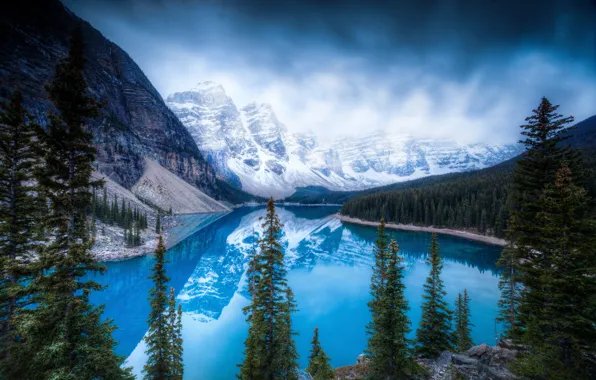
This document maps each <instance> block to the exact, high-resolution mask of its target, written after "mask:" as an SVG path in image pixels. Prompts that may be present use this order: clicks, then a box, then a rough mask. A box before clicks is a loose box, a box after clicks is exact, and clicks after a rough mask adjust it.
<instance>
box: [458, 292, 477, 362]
mask: <svg viewBox="0 0 596 380" xmlns="http://www.w3.org/2000/svg"><path fill="white" fill-rule="evenodd" d="M454 319H455V321H454V322H455V330H454V331H453V343H454V348H455V350H456V351H457V352H464V351H467V350H468V349H470V348H471V347H472V346H473V345H474V342H473V341H472V336H471V329H470V327H471V326H473V325H472V324H471V323H470V297H469V296H468V291H467V290H466V289H464V294H463V296H462V294H461V293H459V294H458V295H457V300H456V302H455V318H454Z"/></svg>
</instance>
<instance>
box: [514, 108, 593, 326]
mask: <svg viewBox="0 0 596 380" xmlns="http://www.w3.org/2000/svg"><path fill="white" fill-rule="evenodd" d="M558 107H559V106H553V105H552V104H551V103H550V102H549V101H548V99H546V98H542V100H541V102H540V105H539V106H538V107H537V108H536V109H535V110H533V111H532V113H533V114H532V116H529V117H527V118H526V122H527V124H525V125H522V126H521V128H522V135H523V136H524V139H523V140H521V141H520V143H522V144H523V145H525V147H526V152H525V153H524V154H523V156H522V159H520V160H518V161H517V167H516V169H515V171H514V181H513V192H512V200H513V209H512V210H511V212H510V214H511V216H510V218H509V221H508V226H507V228H508V230H507V236H508V240H509V241H510V242H511V247H513V248H512V249H511V250H510V251H508V252H506V253H505V254H506V255H511V258H510V259H507V260H508V261H509V263H510V265H513V266H514V271H515V272H517V273H518V276H517V277H515V279H516V280H518V281H520V282H521V284H523V288H524V291H523V294H522V295H523V300H522V301H521V303H522V307H520V308H518V309H517V311H516V312H517V313H518V315H516V316H515V324H516V326H515V327H516V329H515V330H514V331H513V332H517V331H522V330H524V329H525V328H526V327H527V324H528V323H530V321H531V320H533V319H540V318H541V316H540V310H541V308H542V305H541V304H543V303H544V302H545V300H544V299H543V297H542V295H543V292H542V290H541V289H542V288H543V284H542V280H543V279H544V276H543V273H544V271H545V270H546V271H548V270H549V267H550V266H551V262H550V257H549V256H548V255H543V254H542V253H540V252H539V251H537V250H536V249H535V247H537V246H539V245H540V243H541V240H542V233H541V231H540V225H539V223H538V220H537V217H538V213H539V212H540V211H541V210H542V204H541V202H540V197H541V195H542V192H543V191H544V188H545V187H546V186H547V185H552V184H554V183H555V174H556V172H557V170H558V169H559V168H560V166H561V163H562V162H563V161H566V162H567V165H568V166H569V167H570V169H571V170H573V171H574V173H575V178H574V179H573V182H574V183H576V184H579V183H581V181H582V179H581V176H579V175H578V174H579V173H580V172H581V171H580V167H581V162H580V155H579V152H578V151H576V150H573V149H571V148H570V147H569V145H568V144H566V143H565V140H566V139H568V138H569V136H570V135H569V134H566V133H563V132H564V131H565V130H566V129H567V128H568V126H569V124H570V123H571V122H573V117H564V116H563V115H561V114H559V113H558V112H557V109H558ZM509 280H510V281H513V280H512V279H511V278H509ZM511 288H512V286H510V287H509V289H511ZM504 302H506V303H509V304H510V305H511V300H509V302H507V300H505V301H504ZM523 305H527V307H523Z"/></svg>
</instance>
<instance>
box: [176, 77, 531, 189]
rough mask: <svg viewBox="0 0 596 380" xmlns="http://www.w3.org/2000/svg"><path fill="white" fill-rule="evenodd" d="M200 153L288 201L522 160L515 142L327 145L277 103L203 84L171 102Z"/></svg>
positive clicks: (228, 174) (224, 172)
mask: <svg viewBox="0 0 596 380" xmlns="http://www.w3.org/2000/svg"><path fill="white" fill-rule="evenodd" d="M166 103H167V105H168V106H169V107H170V109H171V110H172V111H173V112H174V113H175V114H176V115H177V116H178V117H179V119H180V121H182V123H183V124H184V125H185V126H186V127H187V128H188V130H189V132H190V134H191V135H192V137H193V138H194V139H195V141H196V142H197V145H198V147H199V150H200V151H201V152H202V153H203V155H204V156H206V157H207V160H208V161H209V162H210V163H211V165H212V166H213V167H214V168H215V170H216V172H217V174H218V176H220V177H222V178H223V179H224V180H226V181H227V182H229V183H230V184H232V185H234V186H237V187H239V188H241V189H242V190H244V191H247V192H249V193H252V194H255V195H259V196H264V197H268V196H273V197H274V198H277V199H279V198H283V197H286V196H289V195H291V194H292V193H294V191H295V189H296V188H297V187H302V186H311V185H314V186H323V187H326V188H328V189H330V190H360V189H365V188H370V187H374V186H381V185H386V184H390V183H395V182H402V181H407V180H410V179H415V178H420V177H424V176H428V175H433V174H443V173H449V172H459V171H468V170H475V169H481V168H485V167H488V166H492V165H495V164H498V163H500V162H502V161H505V160H507V159H509V158H511V157H514V156H515V155H517V154H519V153H520V151H521V148H520V147H519V146H518V145H515V144H505V145H495V144H482V143H477V144H468V145H462V144H458V143H456V142H454V141H435V140H430V139H417V138H412V137H409V136H404V135H398V134H385V133H374V134H370V135H367V136H362V137H358V138H354V137H343V138H339V139H337V140H335V141H332V142H330V143H327V144H321V143H319V141H318V140H317V137H316V136H315V135H314V134H297V133H291V132H289V131H288V128H287V127H286V126H285V125H284V124H283V123H282V122H280V121H279V120H278V118H277V116H276V115H275V112H274V111H273V109H272V107H271V105H269V104H258V103H250V104H248V105H246V106H244V107H242V108H241V109H238V108H237V107H236V105H235V104H234V102H233V100H232V99H231V98H230V97H229V96H228V95H227V94H226V93H225V90H224V88H223V87H222V86H221V85H218V84H216V83H213V82H202V83H199V84H198V85H197V86H196V87H194V88H192V89H191V90H189V91H185V92H177V93H174V94H172V95H170V96H168V97H167V99H166Z"/></svg>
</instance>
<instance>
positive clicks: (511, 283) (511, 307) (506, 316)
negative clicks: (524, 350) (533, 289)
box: [497, 243, 522, 338]
mask: <svg viewBox="0 0 596 380" xmlns="http://www.w3.org/2000/svg"><path fill="white" fill-rule="evenodd" d="M497 266H498V267H499V268H500V269H501V278H500V279H499V290H500V291H501V298H500V299H499V302H498V306H499V314H498V316H497V321H499V322H501V323H502V324H503V327H504V331H503V335H504V336H505V337H507V338H513V337H519V336H520V334H521V331H520V329H519V323H518V308H519V303H520V298H521V291H522V285H521V282H520V281H519V274H518V262H517V259H516V255H515V250H514V249H513V247H512V245H511V243H509V244H508V246H507V247H505V248H504V249H503V251H502V252H501V257H500V258H499V261H498V262H497Z"/></svg>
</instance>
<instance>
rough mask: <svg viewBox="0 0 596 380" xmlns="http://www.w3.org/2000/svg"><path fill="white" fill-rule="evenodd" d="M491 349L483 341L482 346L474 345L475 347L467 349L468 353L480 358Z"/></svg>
mask: <svg viewBox="0 0 596 380" xmlns="http://www.w3.org/2000/svg"><path fill="white" fill-rule="evenodd" d="M490 349H491V348H490V347H489V346H488V345H487V344H486V343H482V344H481V345H480V346H474V347H472V348H470V349H469V350H468V351H466V355H468V356H471V357H475V358H480V357H482V356H483V355H485V354H486V353H487V352H489V351H490Z"/></svg>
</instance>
